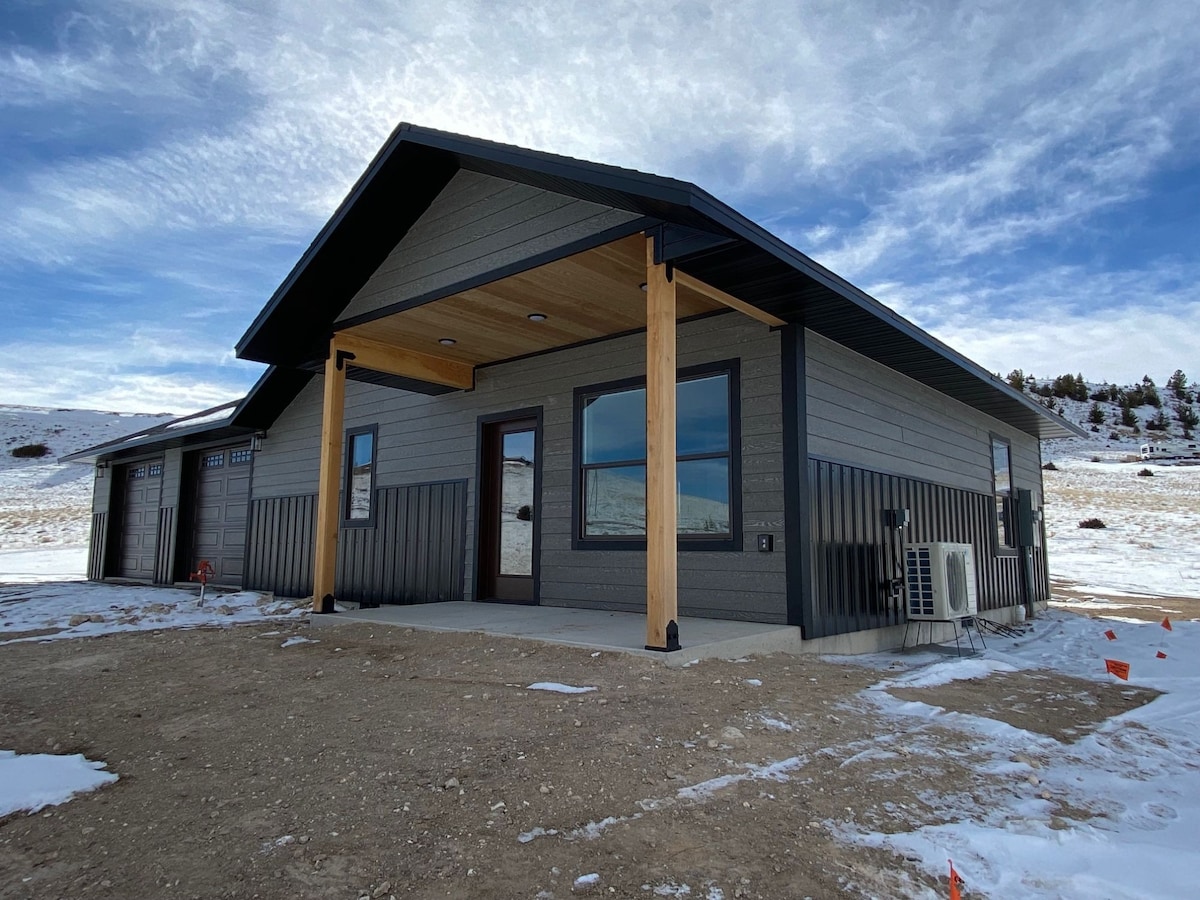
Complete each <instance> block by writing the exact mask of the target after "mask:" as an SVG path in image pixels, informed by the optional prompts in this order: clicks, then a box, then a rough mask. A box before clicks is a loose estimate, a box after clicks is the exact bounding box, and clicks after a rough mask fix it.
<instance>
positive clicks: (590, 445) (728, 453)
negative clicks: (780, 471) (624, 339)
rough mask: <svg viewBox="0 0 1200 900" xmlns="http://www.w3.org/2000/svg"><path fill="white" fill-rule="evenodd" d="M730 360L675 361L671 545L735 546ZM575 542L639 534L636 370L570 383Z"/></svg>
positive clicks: (642, 394)
mask: <svg viewBox="0 0 1200 900" xmlns="http://www.w3.org/2000/svg"><path fill="white" fill-rule="evenodd" d="M738 390H739V387H738V366H737V360H731V361H725V362H722V363H719V364H713V365H707V366H703V367H696V368H693V369H685V370H681V371H680V373H679V376H678V384H677V388H676V395H675V397H676V401H675V402H676V439H675V446H676V464H675V465H676V476H675V477H676V483H677V489H678V490H677V504H678V505H677V515H678V527H679V539H680V547H681V548H684V549H741V548H740V531H741V529H740V523H739V522H738V518H739V512H740V505H741V504H740V436H739V427H738V424H739V423H738V419H739V415H740V413H739V410H738V402H737V397H738ZM575 396H576V402H575V420H576V437H577V440H576V456H577V461H578V464H577V467H576V469H577V473H578V477H577V482H578V488H577V491H576V502H577V504H578V507H577V515H576V539H577V543H578V545H579V546H589V545H590V546H595V547H605V548H609V549H636V548H641V547H645V543H646V538H645V535H646V388H645V379H628V380H625V381H622V382H610V383H608V384H602V385H594V386H591V387H586V388H580V389H578V390H577V391H576V392H575Z"/></svg>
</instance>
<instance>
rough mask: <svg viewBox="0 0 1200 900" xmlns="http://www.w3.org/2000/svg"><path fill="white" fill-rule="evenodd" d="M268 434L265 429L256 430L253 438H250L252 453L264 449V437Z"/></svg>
mask: <svg viewBox="0 0 1200 900" xmlns="http://www.w3.org/2000/svg"><path fill="white" fill-rule="evenodd" d="M266 436H267V433H266V432H265V431H256V432H254V436H253V437H252V438H250V451H251V452H252V453H257V452H258V451H259V450H261V449H262V442H263V438H265V437H266Z"/></svg>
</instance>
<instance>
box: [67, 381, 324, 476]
mask: <svg viewBox="0 0 1200 900" xmlns="http://www.w3.org/2000/svg"><path fill="white" fill-rule="evenodd" d="M311 378H312V373H311V372H297V371H294V370H291V369H280V368H277V367H275V366H272V367H270V368H269V369H267V371H265V372H264V373H263V374H262V376H261V377H260V378H259V379H258V381H257V382H256V383H255V385H254V387H252V388H251V389H250V393H248V394H247V395H246V396H245V397H243V398H242V399H241V400H233V401H231V402H229V403H222V404H221V405H220V406H213V407H210V408H209V409H204V410H201V411H200V412H198V413H192V414H191V415H187V416H181V417H180V418H178V419H172V420H171V421H170V422H163V423H161V424H159V425H154V426H152V427H150V428H144V429H142V430H141V431H137V432H134V433H133V434H128V435H125V437H120V438H116V439H115V440H111V441H106V442H104V443H103V444H97V445H96V446H94V447H88V448H87V449H85V450H77V451H76V452H75V453H71V454H69V455H67V456H63V457H60V459H59V462H81V461H84V460H95V461H97V462H100V461H102V460H112V459H121V458H124V457H129V456H134V455H141V454H143V453H151V452H161V451H163V450H168V449H171V448H175V447H194V446H197V445H199V444H208V443H212V442H215V441H223V440H226V439H228V440H235V439H237V438H244V437H247V436H249V435H251V434H253V433H254V432H256V431H263V430H265V429H267V428H270V427H271V425H272V424H274V422H275V419H276V418H277V417H278V416H279V414H280V413H281V412H283V410H284V409H286V408H287V406H288V404H289V403H291V402H292V401H293V400H295V399H296V395H297V394H299V393H300V390H301V389H302V388H303V387H304V385H306V384H308V382H309V379H311ZM222 412H225V413H226V414H225V415H218V413H222ZM189 423H191V424H189Z"/></svg>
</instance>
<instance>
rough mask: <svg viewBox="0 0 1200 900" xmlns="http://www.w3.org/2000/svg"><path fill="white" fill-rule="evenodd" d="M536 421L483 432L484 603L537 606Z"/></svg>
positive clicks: (481, 556)
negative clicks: (498, 602) (496, 602)
mask: <svg viewBox="0 0 1200 900" xmlns="http://www.w3.org/2000/svg"><path fill="white" fill-rule="evenodd" d="M537 427H538V426H537V420H536V419H532V418H528V419H513V420H509V421H504V422H489V423H487V424H485V425H484V426H483V430H482V434H481V438H482V440H483V447H482V457H481V467H480V485H479V501H480V528H479V599H480V600H499V601H503V602H507V603H536V602H537V599H536V598H537V592H536V590H535V582H534V578H535V571H534V570H535V559H534V556H535V553H534V551H535V548H536V547H537V545H538V541H537V527H538V518H539V516H538V505H539V503H538V501H539V499H540V498H539V497H538V493H537V492H538V490H539V488H540V481H541V479H540V477H539V472H540V467H539V464H538V459H537V448H538V433H537Z"/></svg>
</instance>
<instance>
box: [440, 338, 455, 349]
mask: <svg viewBox="0 0 1200 900" xmlns="http://www.w3.org/2000/svg"><path fill="white" fill-rule="evenodd" d="M438 343H439V344H441V345H442V346H443V347H453V346H454V345H455V344H457V343H458V341H456V340H455V339H454V338H438Z"/></svg>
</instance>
